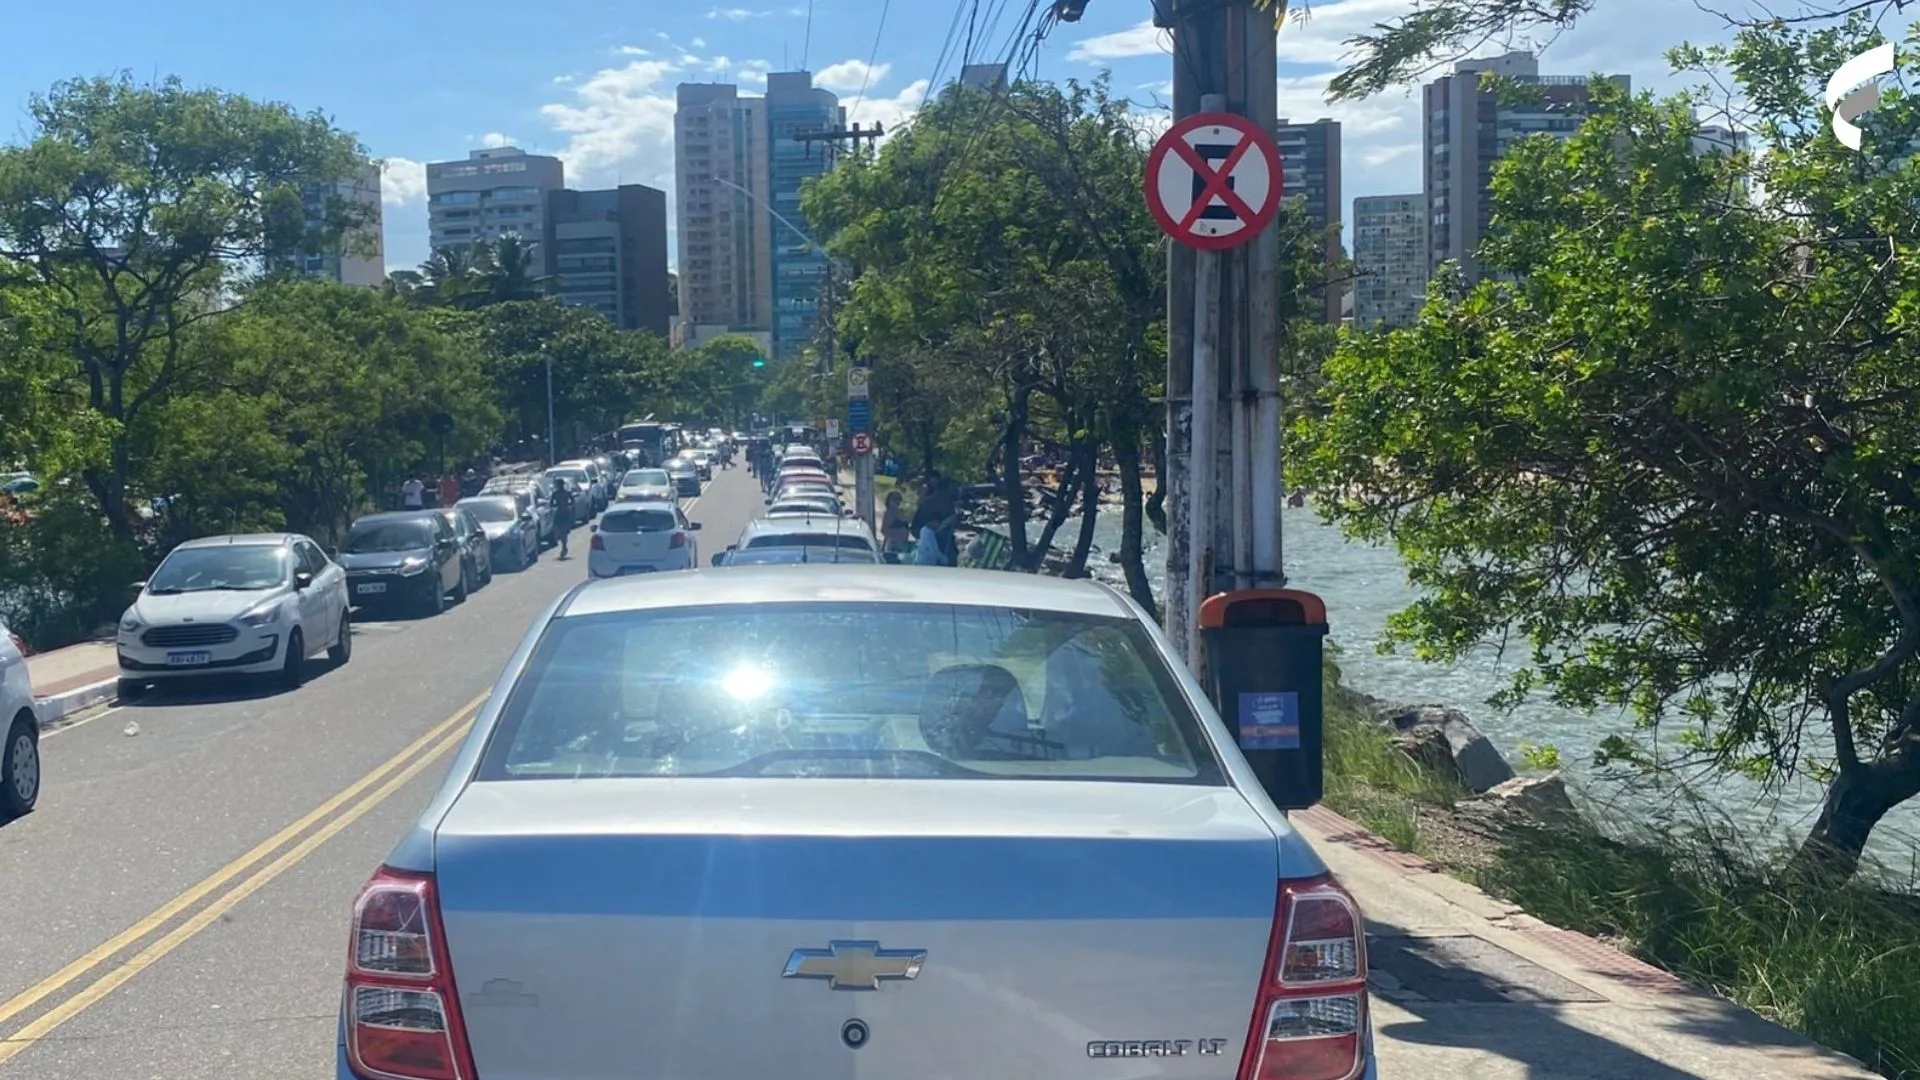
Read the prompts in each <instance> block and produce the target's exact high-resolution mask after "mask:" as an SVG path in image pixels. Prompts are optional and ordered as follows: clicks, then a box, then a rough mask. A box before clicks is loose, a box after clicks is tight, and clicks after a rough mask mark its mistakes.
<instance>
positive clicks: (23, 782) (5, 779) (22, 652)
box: [0, 623, 40, 820]
mask: <svg viewBox="0 0 1920 1080" xmlns="http://www.w3.org/2000/svg"><path fill="white" fill-rule="evenodd" d="M0 732H5V738H6V741H5V742H4V743H0V820H4V819H6V818H15V817H19V816H20V815H21V814H24V813H27V812H28V811H30V810H32V809H33V805H34V804H35V803H37V802H39V801H40V718H39V716H38V715H37V714H35V712H34V709H33V684H32V683H31V682H30V681H29V680H28V678H27V643H26V642H24V641H21V640H20V638H19V635H17V634H14V633H13V632H12V631H10V630H8V629H7V627H6V624H5V623H0Z"/></svg>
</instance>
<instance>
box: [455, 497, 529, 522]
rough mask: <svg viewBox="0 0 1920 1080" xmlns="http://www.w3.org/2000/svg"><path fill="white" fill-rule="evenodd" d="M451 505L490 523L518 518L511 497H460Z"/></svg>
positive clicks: (518, 513) (517, 511)
mask: <svg viewBox="0 0 1920 1080" xmlns="http://www.w3.org/2000/svg"><path fill="white" fill-rule="evenodd" d="M453 505H455V506H457V507H459V508H461V509H462V510H465V511H467V512H468V513H470V514H472V515H473V516H474V517H476V518H479V519H480V520H481V521H483V522H486V523H488V524H492V525H497V524H500V523H501V522H513V521H518V520H520V512H519V509H518V508H517V507H516V506H514V504H513V500H511V499H461V500H460V501H459V502H457V503H454V504H453Z"/></svg>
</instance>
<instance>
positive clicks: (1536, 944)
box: [1289, 807, 1877, 1080]
mask: <svg viewBox="0 0 1920 1080" xmlns="http://www.w3.org/2000/svg"><path fill="white" fill-rule="evenodd" d="M1289 817H1290V819H1291V820H1292V822H1293V823H1294V825H1295V827H1296V828H1298V829H1299V830H1300V832H1301V834H1302V835H1303V836H1305V837H1306V839H1307V840H1308V841H1309V842H1311V843H1312V844H1313V846H1314V848H1315V850H1317V851H1319V852H1320V857H1321V858H1322V859H1324V860H1326V863H1327V866H1328V868H1329V869H1331V870H1332V871H1333V872H1334V873H1335V874H1337V875H1338V876H1339V877H1340V880H1341V882H1342V883H1343V884H1345V885H1346V886H1347V888H1348V889H1350V890H1352V892H1353V894H1354V896H1355V898H1356V899H1358V900H1359V902H1360V906H1361V907H1362V909H1364V911H1365V914H1366V917H1367V930H1368V937H1369V941H1370V958H1371V960H1372V964H1373V978H1372V980H1371V981H1372V984H1373V991H1374V997H1373V1000H1374V1014H1373V1024H1374V1040H1375V1043H1376V1048H1377V1051H1378V1054H1379V1058H1380V1075H1381V1077H1382V1078H1391V1077H1432V1078H1435V1080H1446V1078H1460V1080H1465V1078H1472V1080H1509V1078H1511V1080H1547V1078H1554V1080H1563V1078H1564V1080H1575V1078H1579V1080H1586V1078H1592V1080H1642V1078H1644V1080H1683V1078H1704V1080H1812V1078H1815V1077H1818V1078H1820V1080H1875V1078H1876V1075H1877V1074H1875V1073H1873V1072H1870V1071H1869V1070H1867V1069H1866V1068H1864V1067H1862V1066H1861V1065H1860V1064H1859V1063H1858V1062H1856V1061H1854V1060H1853V1059H1852V1058H1849V1057H1846V1056H1845V1055H1843V1054H1839V1053H1836V1052H1834V1051H1832V1050H1828V1049H1826V1048H1825V1047H1821V1046H1817V1045H1815V1044H1814V1043H1812V1042H1809V1041H1808V1040H1806V1039H1804V1038H1802V1037H1801V1036H1799V1035H1796V1034H1794V1033H1793V1032H1791V1031H1788V1030H1787V1029H1786V1028H1783V1027H1781V1026H1779V1025H1777V1024H1774V1023H1772V1022H1770V1021H1767V1020H1764V1019H1762V1018H1761V1017H1759V1016H1758V1015H1756V1014H1754V1013H1752V1012H1749V1011H1748V1010H1746V1009H1744V1008H1742V1007H1740V1006H1738V1005H1735V1004H1733V1003H1732V1002H1729V1001H1726V1000H1723V999H1721V998H1717V997H1714V996H1713V995H1711V994H1708V993H1705V992H1703V991H1701V990H1697V989H1695V988H1694V987H1692V986H1690V985H1688V984H1687V983H1684V982H1682V981H1680V980H1679V979H1676V978H1674V977H1673V976H1672V975H1669V974H1667V973H1666V972H1664V971H1661V970H1659V969H1657V968H1654V967H1650V966H1648V965H1646V964H1643V963H1641V962H1640V961H1638V960H1635V959H1633V958H1632V957H1630V956H1627V955H1626V954H1624V953H1622V952H1620V951H1618V950H1616V949H1614V948H1612V947H1610V946H1608V945H1606V944H1605V943H1603V942H1600V941H1597V940H1595V939H1593V938H1590V937H1587V936H1586V935H1584V934H1576V933H1574V932H1573V931H1570V930H1562V929H1559V928H1558V927H1554V926H1549V925H1547V924H1546V923H1543V922H1541V921H1540V920H1538V919H1535V918H1533V917H1532V916H1529V915H1527V914H1525V913H1524V912H1522V911H1520V909H1518V908H1516V907H1514V906H1513V905H1511V904H1507V903H1504V902H1502V901H1499V900H1496V899H1494V898H1493V897H1490V896H1488V895H1487V894H1486V893H1484V892H1481V891H1480V890H1479V889H1476V888H1474V887H1473V886H1471V885H1468V884H1466V883H1464V882H1461V881H1459V880H1457V879H1455V878H1452V877H1449V876H1447V875H1446V874H1444V873H1441V872H1440V871H1438V870H1437V869H1435V868H1434V867H1433V866H1432V865H1431V864H1429V863H1427V862H1426V861H1425V860H1424V859H1420V858H1416V857H1414V856H1411V855H1408V854H1406V853H1404V852H1401V851H1399V850H1397V849H1395V848H1394V847H1393V846H1392V845H1391V844H1389V843H1387V842H1386V841H1385V840H1383V839H1381V838H1380V837H1379V836H1376V835H1374V834H1373V833H1371V832H1368V831H1367V830H1366V829H1364V828H1361V827H1360V826H1359V825H1356V824H1354V823H1353V822H1351V821H1348V820H1347V819H1346V818H1344V817H1341V816H1340V815H1339V814H1336V813H1334V812H1332V811H1331V810H1327V809H1325V808H1323V807H1315V808H1313V809H1312V810H1308V811H1305V812H1302V813H1295V814H1292V815H1289Z"/></svg>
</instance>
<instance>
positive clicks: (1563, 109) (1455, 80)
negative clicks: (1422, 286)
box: [1422, 52, 1629, 282]
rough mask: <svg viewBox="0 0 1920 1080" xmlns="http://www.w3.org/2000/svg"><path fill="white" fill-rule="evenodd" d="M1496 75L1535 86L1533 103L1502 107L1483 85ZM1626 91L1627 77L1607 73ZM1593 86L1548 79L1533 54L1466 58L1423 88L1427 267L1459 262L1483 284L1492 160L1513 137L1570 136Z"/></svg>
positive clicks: (1576, 79) (1578, 78) (1574, 78)
mask: <svg viewBox="0 0 1920 1080" xmlns="http://www.w3.org/2000/svg"><path fill="white" fill-rule="evenodd" d="M1482 72H1491V73H1493V74H1494V75H1497V76H1502V77H1504V78H1506V79H1509V80H1511V81H1513V82H1515V83H1520V84H1523V85H1524V86H1526V87H1528V88H1530V89H1531V90H1532V91H1533V93H1532V95H1531V97H1532V98H1533V100H1530V101H1527V102H1524V103H1515V102H1509V103H1506V104H1502V103H1501V102H1500V100H1499V97H1498V95H1497V94H1496V93H1495V92H1494V91H1493V90H1492V89H1491V88H1488V87H1484V86H1482V84H1481V73H1482ZM1608 78H1609V80H1610V81H1612V82H1615V83H1617V84H1619V85H1620V86H1621V87H1622V88H1627V87H1628V86H1629V83H1628V80H1627V77H1626V76H1625V75H1614V76H1608ZM1588 93H1589V87H1588V83H1587V78H1586V76H1584V75H1542V74H1540V61H1539V60H1538V58H1536V57H1535V56H1534V55H1533V54H1532V53H1528V52H1512V53H1508V54H1506V55H1505V56H1497V57H1493V58H1491V59H1486V60H1463V61H1461V62H1460V63H1458V64H1456V65H1455V66H1454V70H1453V74H1451V75H1443V76H1441V77H1440V78H1438V79H1435V80H1434V81H1433V82H1430V83H1428V84H1427V85H1426V88H1425V117H1426V123H1425V126H1424V130H1423V135H1422V141H1423V142H1424V144H1425V147H1424V148H1425V150H1426V160H1425V170H1426V191H1427V212H1428V214H1429V218H1428V236H1427V239H1428V243H1429V245H1430V247H1429V249H1428V259H1427V264H1428V267H1429V270H1430V271H1431V269H1432V268H1434V267H1438V266H1439V265H1440V264H1441V263H1443V262H1446V261H1448V260H1457V261H1458V262H1459V263H1460V268H1461V272H1462V273H1463V274H1464V275H1465V277H1466V279H1467V281H1469V282H1473V281H1477V280H1479V278H1480V276H1481V271H1480V266H1479V263H1478V261H1477V260H1476V259H1475V257H1474V253H1475V251H1476V250H1477V249H1478V248H1479V246H1480V238H1481V237H1482V236H1484V235H1486V231H1487V227H1488V225H1489V224H1491V221H1492V218H1493V197H1492V194H1491V192H1490V190H1489V189H1490V185H1491V181H1492V178H1493V167H1494V163H1495V162H1497V161H1499V159H1500V157H1501V155H1502V154H1504V153H1505V152H1506V150H1507V147H1508V146H1510V145H1512V144H1513V142H1514V141H1515V140H1518V139H1523V138H1526V137H1528V136H1531V135H1538V134H1542V133H1546V134H1551V135H1556V136H1559V137H1562V138H1564V137H1566V136H1568V135H1571V134H1572V133H1573V132H1574V131H1575V130H1576V129H1578V128H1579V126H1580V121H1581V120H1582V119H1583V118H1584V117H1583V113H1584V111H1585V108H1584V107H1585V105H1586V102H1587V100H1588Z"/></svg>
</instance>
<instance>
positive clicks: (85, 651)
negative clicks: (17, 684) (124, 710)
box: [27, 641, 120, 728]
mask: <svg viewBox="0 0 1920 1080" xmlns="http://www.w3.org/2000/svg"><path fill="white" fill-rule="evenodd" d="M119 676H120V665H119V661H118V659H117V657H116V655H115V653H114V647H113V642H111V641H85V642H81V643H80V644H78V645H69V646H67V647H66V648H64V649H52V650H50V651H47V652H43V653H36V654H34V655H32V656H29V657H27V677H28V678H30V679H31V680H32V681H33V697H34V709H35V711H36V712H38V713H39V714H40V726H41V727H43V728H44V727H52V726H54V725H56V724H58V723H60V721H62V720H64V719H66V718H67V717H69V716H71V715H73V714H74V713H77V712H79V711H80V710H82V709H88V708H92V707H93V706H95V705H98V704H101V703H102V702H106V701H112V700H113V696H114V690H115V686H114V684H115V681H116V680H117V679H118V678H119Z"/></svg>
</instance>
